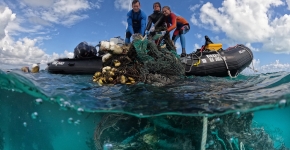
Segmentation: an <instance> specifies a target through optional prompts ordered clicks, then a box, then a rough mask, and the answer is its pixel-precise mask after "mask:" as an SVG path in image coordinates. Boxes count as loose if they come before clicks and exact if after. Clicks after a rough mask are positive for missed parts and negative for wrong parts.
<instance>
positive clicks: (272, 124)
mask: <svg viewBox="0 0 290 150" xmlns="http://www.w3.org/2000/svg"><path fill="white" fill-rule="evenodd" d="M90 78H91V77H90V76H68V75H65V76H64V75H51V74H47V73H46V72H42V73H41V74H33V75H32V74H23V73H19V72H11V73H5V72H3V71H0V85H1V88H0V150H2V149H5V150H52V149H54V150H63V149H82V150H86V149H87V150H92V149H96V148H98V149H200V147H202V145H203V144H202V142H201V141H202V137H204V135H203V134H202V132H203V130H204V129H205V127H204V120H203V119H204V118H206V119H207V132H206V133H207V134H206V135H207V138H206V139H207V140H206V142H205V143H204V147H206V148H207V149H234V150H242V149H241V146H244V147H245V149H251V148H252V149H254V148H257V147H260V148H261V147H262V146H263V147H264V149H269V148H272V149H274V148H276V149H278V148H280V149H281V150H282V149H286V148H285V147H283V146H282V145H283V144H285V146H287V147H290V144H289V142H288V141H290V137H289V135H290V130H289V128H288V127H289V126H290V120H289V119H287V114H289V113H290V108H289V107H287V103H289V98H288V97H289V85H290V75H289V74H288V73H285V72H280V73H271V74H260V75H255V76H240V77H239V78H238V79H229V78H213V77H194V78H191V79H186V80H182V81H180V82H178V83H176V84H173V85H168V86H166V87H154V86H150V85H144V84H139V85H135V86H121V85H116V86H103V87H99V86H98V85H95V84H94V83H92V82H91V79H90ZM269 108H273V109H274V110H260V109H269ZM282 108H283V109H282ZM252 110H256V112H255V113H254V114H253V112H252ZM100 112H103V113H100ZM109 112H111V113H109ZM121 112H125V114H124V113H121ZM206 114H207V115H206ZM203 116H206V117H203Z"/></svg>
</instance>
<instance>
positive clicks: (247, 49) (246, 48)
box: [237, 45, 258, 72]
mask: <svg viewBox="0 0 290 150" xmlns="http://www.w3.org/2000/svg"><path fill="white" fill-rule="evenodd" d="M237 46H239V47H241V46H240V45H237ZM243 48H244V49H245V50H246V51H247V52H248V53H249V54H250V56H251V58H252V59H254V56H253V55H252V53H251V52H249V50H250V49H249V48H248V47H243ZM251 64H252V67H249V68H250V69H252V70H253V71H254V72H258V70H256V69H255V68H254V63H253V61H252V62H251Z"/></svg>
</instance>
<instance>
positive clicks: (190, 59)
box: [47, 45, 253, 77]
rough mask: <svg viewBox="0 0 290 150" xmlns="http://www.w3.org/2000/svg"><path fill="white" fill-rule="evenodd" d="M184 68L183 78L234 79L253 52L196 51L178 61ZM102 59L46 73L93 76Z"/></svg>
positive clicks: (75, 61)
mask: <svg viewBox="0 0 290 150" xmlns="http://www.w3.org/2000/svg"><path fill="white" fill-rule="evenodd" d="M180 60H181V61H182V62H183V63H184V64H185V75H187V76H190V75H194V76H217V77H226V76H236V75H238V74H239V73H240V72H242V71H243V70H244V69H245V68H246V67H248V66H249V65H250V63H251V62H252V60H253V53H252V51H251V50H250V49H249V48H247V47H246V46H244V45H236V46H234V47H231V48H228V49H226V50H222V49H219V50H203V51H201V50H197V51H196V52H194V53H191V54H188V55H187V57H182V58H181V59H180ZM102 67H103V65H102V57H100V56H95V57H90V58H63V59H56V60H55V61H53V62H50V63H48V67H47V70H48V72H50V73H57V74H94V73H95V72H97V71H101V70H102Z"/></svg>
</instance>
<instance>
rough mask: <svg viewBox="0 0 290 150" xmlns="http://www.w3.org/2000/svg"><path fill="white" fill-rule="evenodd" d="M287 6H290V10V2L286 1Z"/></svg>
mask: <svg viewBox="0 0 290 150" xmlns="http://www.w3.org/2000/svg"><path fill="white" fill-rule="evenodd" d="M286 3H287V6H288V10H290V0H286Z"/></svg>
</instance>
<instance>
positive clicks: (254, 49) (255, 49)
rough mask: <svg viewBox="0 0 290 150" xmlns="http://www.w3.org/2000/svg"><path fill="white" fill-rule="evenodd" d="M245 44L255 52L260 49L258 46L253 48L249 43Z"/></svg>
mask: <svg viewBox="0 0 290 150" xmlns="http://www.w3.org/2000/svg"><path fill="white" fill-rule="evenodd" d="M245 46H247V47H248V48H249V49H251V50H252V51H256V52H258V51H260V50H259V49H258V48H254V47H253V46H252V44H251V43H246V44H245Z"/></svg>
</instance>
